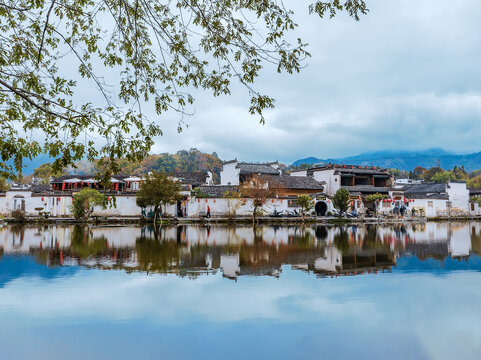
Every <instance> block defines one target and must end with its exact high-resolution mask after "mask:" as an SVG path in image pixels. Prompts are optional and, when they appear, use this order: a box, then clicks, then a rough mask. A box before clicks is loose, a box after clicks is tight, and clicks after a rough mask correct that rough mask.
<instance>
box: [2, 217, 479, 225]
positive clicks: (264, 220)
mask: <svg viewBox="0 0 481 360" xmlns="http://www.w3.org/2000/svg"><path fill="white" fill-rule="evenodd" d="M468 221H481V216H459V217H454V216H451V217H429V218H427V217H415V218H394V217H387V218H386V217H379V218H337V217H319V218H312V217H308V218H305V219H304V220H303V219H302V218H292V217H282V218H274V217H265V216H264V217H258V218H257V219H256V223H257V224H273V225H301V224H310V225H313V224H325V225H345V224H356V225H357V224H360V225H362V224H402V223H406V224H408V223H414V224H416V223H428V222H468ZM2 223H3V224H17V225H19V224H25V225H37V224H41V225H44V224H58V225H76V224H94V225H97V224H102V225H105V224H107V225H124V224H143V225H148V224H153V222H152V221H147V220H145V219H142V218H140V217H120V216H119V217H98V218H92V219H89V220H88V221H85V220H77V219H75V218H67V217H61V218H58V217H56V218H47V219H45V218H40V217H27V219H26V220H24V221H19V220H16V219H14V218H4V219H3V222H2ZM157 224H158V225H189V224H201V225H211V224H232V225H235V224H250V225H252V217H235V218H227V217H212V218H208V219H207V218H198V217H195V218H189V217H185V218H176V217H175V218H173V217H169V218H163V219H162V224H161V222H160V221H158V222H157Z"/></svg>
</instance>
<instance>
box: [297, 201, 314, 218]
mask: <svg viewBox="0 0 481 360" xmlns="http://www.w3.org/2000/svg"><path fill="white" fill-rule="evenodd" d="M296 203H297V205H299V206H300V207H301V209H302V210H301V213H302V219H303V220H304V217H305V216H306V214H307V213H308V212H309V211H311V210H312V208H313V207H314V201H313V199H312V197H310V196H309V195H298V196H297V199H296Z"/></svg>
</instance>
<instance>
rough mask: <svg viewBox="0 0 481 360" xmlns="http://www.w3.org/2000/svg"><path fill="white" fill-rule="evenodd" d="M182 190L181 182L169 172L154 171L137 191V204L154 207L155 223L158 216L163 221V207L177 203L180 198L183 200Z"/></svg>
mask: <svg viewBox="0 0 481 360" xmlns="http://www.w3.org/2000/svg"><path fill="white" fill-rule="evenodd" d="M180 190H181V185H180V183H178V182H176V181H173V180H172V179H171V178H170V177H169V175H168V174H166V173H164V172H152V173H151V174H150V175H147V177H146V178H145V180H144V181H143V182H142V184H141V185H140V190H139V192H138V193H137V205H138V206H140V207H147V206H152V207H153V208H154V224H155V223H156V222H157V218H160V221H162V208H163V207H164V206H165V205H170V204H175V203H176V202H177V201H178V200H181V198H182V196H181V194H180Z"/></svg>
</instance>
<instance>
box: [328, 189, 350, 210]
mask: <svg viewBox="0 0 481 360" xmlns="http://www.w3.org/2000/svg"><path fill="white" fill-rule="evenodd" d="M332 204H333V205H334V208H335V209H336V210H337V211H338V212H339V217H341V216H342V215H343V214H344V213H345V212H346V211H347V209H348V208H349V191H348V190H346V189H344V188H340V189H338V190H337V191H336V193H335V194H334V197H333V198H332Z"/></svg>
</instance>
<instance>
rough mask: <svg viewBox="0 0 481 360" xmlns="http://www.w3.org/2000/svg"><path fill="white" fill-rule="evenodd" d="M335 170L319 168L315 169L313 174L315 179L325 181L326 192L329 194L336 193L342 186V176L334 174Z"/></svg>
mask: <svg viewBox="0 0 481 360" xmlns="http://www.w3.org/2000/svg"><path fill="white" fill-rule="evenodd" d="M334 172H335V170H334V169H329V170H319V171H314V173H313V176H314V179H315V180H317V181H318V182H325V184H323V186H324V192H325V193H326V194H329V195H334V194H335V193H336V191H337V190H339V188H340V187H341V176H340V175H334Z"/></svg>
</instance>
